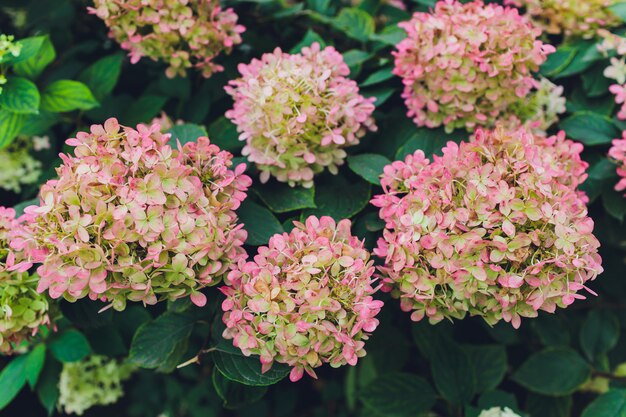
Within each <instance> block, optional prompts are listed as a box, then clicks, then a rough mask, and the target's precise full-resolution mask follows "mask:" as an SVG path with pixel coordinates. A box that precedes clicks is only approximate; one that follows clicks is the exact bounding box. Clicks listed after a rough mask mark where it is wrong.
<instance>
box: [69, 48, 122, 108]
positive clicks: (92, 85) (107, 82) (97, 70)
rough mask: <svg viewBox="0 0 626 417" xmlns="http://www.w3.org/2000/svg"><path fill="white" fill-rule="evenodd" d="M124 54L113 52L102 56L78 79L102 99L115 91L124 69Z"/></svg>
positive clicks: (95, 95) (97, 97)
mask: <svg viewBox="0 0 626 417" xmlns="http://www.w3.org/2000/svg"><path fill="white" fill-rule="evenodd" d="M123 60H124V55H122V54H113V55H109V56H105V57H104V58H100V59H99V60H97V61H96V62H94V63H93V64H91V65H90V66H88V67H87V68H85V70H84V71H83V72H81V73H80V75H79V76H78V81H81V82H83V83H84V84H85V85H86V86H87V87H89V89H90V90H91V92H92V93H93V95H94V97H95V98H96V99H98V100H102V99H103V98H104V97H105V96H106V95H107V94H109V93H110V92H111V91H113V88H115V85H116V84H117V80H118V79H119V78H120V72H121V71H122V62H123Z"/></svg>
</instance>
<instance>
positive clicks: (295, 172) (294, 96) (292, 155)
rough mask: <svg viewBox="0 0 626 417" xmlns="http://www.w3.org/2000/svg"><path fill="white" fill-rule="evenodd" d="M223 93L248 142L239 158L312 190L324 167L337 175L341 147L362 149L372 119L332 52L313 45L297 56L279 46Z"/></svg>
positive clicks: (369, 101)
mask: <svg viewBox="0 0 626 417" xmlns="http://www.w3.org/2000/svg"><path fill="white" fill-rule="evenodd" d="M239 72H240V73H241V75H242V76H241V78H239V79H236V80H232V81H230V82H229V85H228V86H227V87H226V91H227V92H228V94H230V95H231V96H232V97H233V99H234V107H233V108H232V109H231V110H229V111H227V112H226V117H228V118H229V119H231V120H232V121H233V123H234V124H235V125H237V130H238V131H239V132H240V136H239V139H241V140H245V141H246V146H245V147H244V149H243V154H244V155H247V156H248V159H249V160H250V162H254V163H255V164H256V165H257V167H258V168H259V170H260V171H261V181H262V182H266V181H267V180H268V179H269V177H270V175H271V176H274V177H276V179H278V181H281V182H288V183H289V184H290V185H292V186H294V185H296V184H302V185H304V186H305V187H311V186H312V185H313V176H314V174H317V173H319V172H322V171H323V170H324V169H325V168H328V170H329V171H330V172H331V173H333V174H336V173H337V166H339V165H341V164H343V162H344V159H345V158H346V152H345V150H344V148H346V147H348V146H352V145H356V144H358V143H359V139H360V138H361V137H363V136H364V135H365V133H366V131H367V130H372V131H375V130H376V125H375V124H374V120H373V119H372V117H371V116H372V112H373V111H374V104H373V103H374V100H375V99H374V98H364V97H363V96H362V95H361V94H360V93H359V87H358V86H357V83H356V82H355V81H353V80H350V79H348V78H347V76H348V74H349V73H350V69H349V68H348V66H347V65H346V63H345V62H344V60H343V57H342V56H341V54H340V53H339V52H337V50H336V49H335V48H333V47H330V46H329V47H326V48H324V49H321V48H320V45H319V44H318V43H314V44H313V45H311V46H310V47H305V48H303V49H302V51H301V52H300V53H298V54H287V53H284V52H282V51H281V50H280V48H276V49H275V50H274V52H273V53H267V54H264V55H263V56H262V57H261V59H254V60H252V62H251V63H250V64H247V65H246V64H239Z"/></svg>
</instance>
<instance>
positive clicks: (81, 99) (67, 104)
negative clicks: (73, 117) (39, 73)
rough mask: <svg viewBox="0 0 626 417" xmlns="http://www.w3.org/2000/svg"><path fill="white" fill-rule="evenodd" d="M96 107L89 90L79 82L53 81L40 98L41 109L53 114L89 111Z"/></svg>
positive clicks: (96, 103) (96, 104) (95, 101)
mask: <svg viewBox="0 0 626 417" xmlns="http://www.w3.org/2000/svg"><path fill="white" fill-rule="evenodd" d="M98 105H99V103H98V101H97V100H96V99H95V98H94V96H93V94H91V91H90V90H89V88H88V87H87V86H86V85H85V84H83V83H81V82H79V81H71V80H58V81H54V82H53V83H52V84H50V85H48V86H47V87H46V88H45V89H44V91H43V95H42V97H41V108H42V109H43V110H47V111H51V112H55V113H64V112H69V111H73V110H89V109H92V108H94V107H96V106H98Z"/></svg>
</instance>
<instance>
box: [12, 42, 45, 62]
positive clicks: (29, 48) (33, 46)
mask: <svg viewBox="0 0 626 417" xmlns="http://www.w3.org/2000/svg"><path fill="white" fill-rule="evenodd" d="M46 38H47V36H34V37H32V38H25V39H22V40H19V41H18V42H17V44H18V45H22V49H21V50H20V54H19V55H18V56H13V55H5V56H4V57H3V60H2V61H1V62H2V64H17V63H18V62H24V61H26V60H28V59H30V58H32V57H34V56H35V55H36V54H37V52H38V51H39V49H40V48H41V46H42V45H43V43H44V41H45V39H46Z"/></svg>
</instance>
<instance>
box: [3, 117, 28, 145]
mask: <svg viewBox="0 0 626 417" xmlns="http://www.w3.org/2000/svg"><path fill="white" fill-rule="evenodd" d="M25 120H26V115H24V114H17V113H12V112H9V111H6V110H3V109H0V149H2V148H6V147H7V146H9V145H10V144H11V142H13V139H15V137H16V136H17V134H18V133H20V130H21V129H22V127H23V126H24V122H25Z"/></svg>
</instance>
